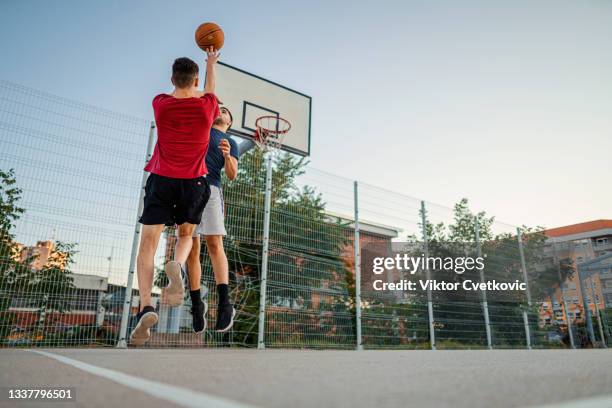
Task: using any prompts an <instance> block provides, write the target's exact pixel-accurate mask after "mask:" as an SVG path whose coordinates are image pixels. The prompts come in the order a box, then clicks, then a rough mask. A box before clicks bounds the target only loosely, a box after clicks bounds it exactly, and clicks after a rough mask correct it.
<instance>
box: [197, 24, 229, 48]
mask: <svg viewBox="0 0 612 408" xmlns="http://www.w3.org/2000/svg"><path fill="white" fill-rule="evenodd" d="M195 41H196V43H197V44H198V47H200V48H201V49H203V50H204V51H206V48H208V47H213V48H214V49H215V50H220V49H221V47H223V41H225V34H223V30H222V29H221V27H219V25H218V24H215V23H204V24H200V26H199V27H198V29H197V30H196V32H195Z"/></svg>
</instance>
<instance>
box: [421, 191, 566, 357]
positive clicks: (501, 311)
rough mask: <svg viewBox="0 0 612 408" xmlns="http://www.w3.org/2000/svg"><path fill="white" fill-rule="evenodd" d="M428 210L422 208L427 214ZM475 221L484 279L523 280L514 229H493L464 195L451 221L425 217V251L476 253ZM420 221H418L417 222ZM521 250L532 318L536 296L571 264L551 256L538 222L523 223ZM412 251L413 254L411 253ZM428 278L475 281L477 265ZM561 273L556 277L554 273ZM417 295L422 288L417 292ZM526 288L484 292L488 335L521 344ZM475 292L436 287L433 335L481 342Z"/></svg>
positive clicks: (482, 335) (482, 331) (435, 253)
mask: <svg viewBox="0 0 612 408" xmlns="http://www.w3.org/2000/svg"><path fill="white" fill-rule="evenodd" d="M426 216H427V214H426ZM476 221H477V222H478V227H479V228H478V229H479V237H480V243H481V248H482V254H483V255H484V256H485V269H484V271H483V274H484V279H485V281H487V280H497V281H501V282H513V281H515V280H519V281H521V282H522V281H523V280H524V278H523V272H522V265H521V256H520V250H519V245H518V240H517V235H516V234H515V233H514V234H513V233H502V234H495V233H494V231H493V229H492V227H493V225H494V222H495V219H494V217H488V216H487V215H486V213H485V212H480V213H477V214H475V213H473V212H472V211H471V210H470V209H469V203H468V200H467V199H465V198H464V199H462V200H461V201H460V202H458V203H457V204H456V205H455V206H454V209H453V223H451V224H449V225H445V224H444V223H438V224H435V225H434V224H432V223H430V222H429V221H427V223H426V230H427V234H428V249H429V255H430V256H439V257H461V256H476V249H477V247H476V243H475V233H476V229H475V222H476ZM420 227H421V226H420ZM522 232H523V251H524V256H525V263H526V269H527V273H528V283H529V288H530V290H531V294H532V300H533V301H534V305H533V306H532V308H531V309H530V310H529V312H530V318H531V320H532V322H533V321H534V320H535V321H537V316H536V314H537V305H535V303H536V302H537V301H538V300H542V299H543V297H544V295H545V293H547V291H548V290H550V288H554V287H555V286H558V285H559V284H560V282H562V281H564V280H565V279H566V278H568V277H569V276H571V274H572V273H573V268H572V267H571V261H569V260H567V259H561V260H556V259H555V258H554V256H553V254H552V252H551V251H550V246H549V244H547V242H546V241H547V237H546V235H545V234H544V232H543V228H541V227H538V228H528V227H523V228H522ZM419 240H420V237H415V236H410V237H409V241H412V242H418V241H419ZM415 255H416V254H415ZM431 272H432V279H438V280H445V281H452V282H459V283H461V282H463V281H464V280H466V279H470V280H472V281H480V276H479V275H480V274H479V272H477V271H471V272H469V271H466V272H465V273H463V274H457V273H454V272H453V271H443V270H435V271H431ZM559 274H560V275H561V277H562V278H561V280H560V279H559ZM421 295H422V297H424V296H425V293H422V294H421ZM526 300H527V299H526V297H525V293H524V292H522V291H512V292H503V293H499V292H487V301H488V305H489V315H490V318H491V323H492V332H493V340H494V342H495V343H497V344H504V345H518V344H521V345H522V344H524V342H525V336H524V332H523V330H522V310H523V308H525V307H526ZM480 302H481V294H480V293H479V292H467V291H449V292H440V293H435V296H434V307H435V311H434V319H435V321H436V325H435V326H436V328H437V329H439V330H438V333H437V334H436V336H437V339H440V340H441V339H448V340H453V341H460V342H463V343H464V344H472V343H473V344H476V345H485V344H486V341H485V327H484V318H483V314H482V310H481V307H480Z"/></svg>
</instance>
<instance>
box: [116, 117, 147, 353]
mask: <svg viewBox="0 0 612 408" xmlns="http://www.w3.org/2000/svg"><path fill="white" fill-rule="evenodd" d="M154 138H155V122H151V128H150V129H149V141H148V142H147V156H146V160H145V163H148V162H149V160H151V156H152V155H153V145H154V144H153V139H154ZM148 177H149V175H148V173H147V172H146V171H144V170H143V172H142V181H141V183H140V196H139V197H138V212H137V214H136V217H137V218H136V226H135V227H134V237H133V238H132V253H131V255H130V269H129V272H128V280H127V284H126V286H125V294H124V299H123V313H122V315H121V327H120V329H119V341H117V346H116V347H117V348H126V347H127V340H126V337H127V326H128V321H129V320H130V309H131V304H132V287H133V286H134V271H135V269H136V256H137V255H138V242H139V241H140V230H141V229H142V226H141V225H140V222H138V217H140V214H142V209H143V207H144V196H145V185H146V184H147V178H148Z"/></svg>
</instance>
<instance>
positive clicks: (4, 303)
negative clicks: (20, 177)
mask: <svg viewBox="0 0 612 408" xmlns="http://www.w3.org/2000/svg"><path fill="white" fill-rule="evenodd" d="M16 183H17V180H16V179H15V171H14V170H13V169H10V170H8V171H3V170H1V169H0V339H5V338H6V336H7V335H8V333H9V332H10V330H11V328H12V326H13V322H14V316H13V315H12V314H10V313H8V309H9V307H10V305H11V301H12V298H13V295H14V290H15V287H18V284H19V281H20V279H19V278H20V276H22V275H23V274H24V273H25V271H24V268H23V267H22V265H20V264H19V263H18V262H17V260H18V256H19V247H18V245H17V244H16V243H15V237H14V235H13V231H12V230H13V228H14V227H15V222H16V221H17V220H18V219H19V218H20V216H21V215H22V214H23V213H24V211H25V210H24V209H23V208H22V207H20V206H19V200H20V199H21V194H22V190H21V189H20V188H18V187H17V184H16Z"/></svg>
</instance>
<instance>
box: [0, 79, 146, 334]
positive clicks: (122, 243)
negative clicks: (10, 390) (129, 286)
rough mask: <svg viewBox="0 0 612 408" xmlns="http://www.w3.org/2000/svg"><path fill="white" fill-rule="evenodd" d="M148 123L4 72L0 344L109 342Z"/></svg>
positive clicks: (0, 101)
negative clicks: (15, 79) (30, 84)
mask: <svg viewBox="0 0 612 408" xmlns="http://www.w3.org/2000/svg"><path fill="white" fill-rule="evenodd" d="M149 126H150V125H149V122H147V121H144V120H141V119H136V118H132V117H129V116H126V115H122V114H117V113H114V112H110V111H107V110H103V109H99V108H96V107H92V106H88V105H84V104H80V103H76V102H73V101H69V100H66V99H64V98H60V97H56V96H53V95H49V94H46V93H43V92H39V91H36V90H33V89H29V88H26V87H22V86H19V85H15V84H12V83H8V82H4V81H2V82H0V151H1V152H2V153H1V156H0V171H1V172H2V180H0V182H1V183H2V188H3V189H2V191H1V192H2V194H3V195H2V200H3V203H4V204H6V203H10V205H8V206H3V207H2V214H1V215H0V218H1V221H2V242H1V244H0V245H1V247H0V269H2V274H1V275H0V279H2V282H1V284H0V292H1V297H2V300H1V305H0V316H1V317H0V331H1V333H0V338H1V340H0V344H2V345H3V346H18V345H27V346H75V345H91V344H101V345H113V344H114V343H115V341H116V334H117V330H118V328H119V320H120V316H121V312H122V307H123V296H124V288H125V284H126V276H127V275H126V272H127V270H128V265H129V258H130V247H131V241H132V229H133V227H134V222H135V219H136V215H137V214H136V212H137V208H138V193H139V187H140V178H141V175H142V167H143V165H144V156H143V152H144V148H145V147H146V143H147V135H148V132H149Z"/></svg>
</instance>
